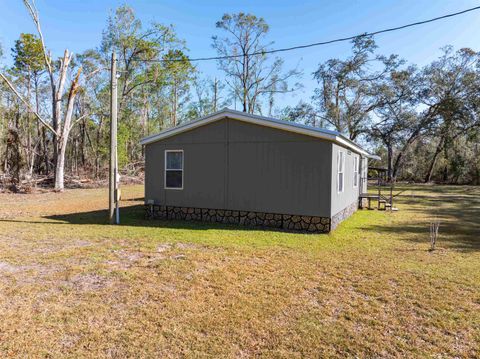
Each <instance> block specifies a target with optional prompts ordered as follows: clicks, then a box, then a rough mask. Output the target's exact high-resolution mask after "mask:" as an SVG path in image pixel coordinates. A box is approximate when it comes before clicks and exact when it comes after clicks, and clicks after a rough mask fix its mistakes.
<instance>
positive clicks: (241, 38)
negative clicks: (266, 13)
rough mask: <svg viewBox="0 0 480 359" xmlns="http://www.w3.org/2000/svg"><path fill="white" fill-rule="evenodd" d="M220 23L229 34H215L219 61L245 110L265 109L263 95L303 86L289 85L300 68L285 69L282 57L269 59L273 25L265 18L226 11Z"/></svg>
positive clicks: (214, 42)
mask: <svg viewBox="0 0 480 359" xmlns="http://www.w3.org/2000/svg"><path fill="white" fill-rule="evenodd" d="M216 27H217V28H218V29H221V30H224V31H226V32H227V37H225V38H219V37H217V36H214V37H213V47H214V48H215V49H216V50H217V53H218V55H219V57H222V59H220V60H219V61H218V65H219V67H220V69H221V70H223V71H224V72H225V74H226V80H225V81H226V82H227V84H228V86H229V87H230V88H231V91H232V94H233V96H234V97H235V98H236V99H238V100H239V101H240V102H241V103H242V109H243V112H249V113H254V112H261V99H262V97H267V98H268V97H270V101H272V100H271V98H272V96H273V95H275V94H279V93H286V92H289V91H293V90H295V89H296V88H297V87H299V85H298V84H295V85H294V86H293V87H291V88H289V86H288V81H289V80H290V79H291V78H293V77H296V76H298V75H299V72H298V71H297V70H291V71H287V72H282V65H283V60H282V59H280V58H275V59H273V61H269V58H268V56H267V53H266V51H267V50H268V47H269V46H270V45H271V44H272V43H264V39H265V36H266V34H267V33H268V30H269V27H268V24H267V23H266V22H265V20H264V19H263V18H257V17H256V16H255V15H252V14H245V13H243V12H240V13H238V14H225V15H223V17H222V19H221V20H220V21H218V22H217V24H216ZM271 103H272V104H273V102H271ZM270 112H271V111H270Z"/></svg>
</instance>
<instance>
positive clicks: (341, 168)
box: [337, 151, 345, 193]
mask: <svg viewBox="0 0 480 359" xmlns="http://www.w3.org/2000/svg"><path fill="white" fill-rule="evenodd" d="M341 158H343V160H342V161H341V160H340V159H341ZM340 174H341V175H342V189H340V188H339V187H340ZM344 191H345V151H338V152H337V193H343V192H344Z"/></svg>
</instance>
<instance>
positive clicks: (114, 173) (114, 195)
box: [108, 52, 118, 224]
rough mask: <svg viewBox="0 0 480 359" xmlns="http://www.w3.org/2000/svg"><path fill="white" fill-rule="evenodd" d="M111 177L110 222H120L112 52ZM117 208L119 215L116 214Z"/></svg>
mask: <svg viewBox="0 0 480 359" xmlns="http://www.w3.org/2000/svg"><path fill="white" fill-rule="evenodd" d="M110 77H111V78H110V95H111V98H110V168H109V170H110V178H109V196H108V200H109V202H108V204H109V205H108V216H109V220H110V224H115V223H116V224H118V168H117V55H116V54H115V52H114V53H112V66H111V71H110ZM115 209H116V210H117V216H115Z"/></svg>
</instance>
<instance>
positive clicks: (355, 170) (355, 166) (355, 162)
mask: <svg viewBox="0 0 480 359" xmlns="http://www.w3.org/2000/svg"><path fill="white" fill-rule="evenodd" d="M357 186H358V157H357V156H354V157H353V187H357Z"/></svg>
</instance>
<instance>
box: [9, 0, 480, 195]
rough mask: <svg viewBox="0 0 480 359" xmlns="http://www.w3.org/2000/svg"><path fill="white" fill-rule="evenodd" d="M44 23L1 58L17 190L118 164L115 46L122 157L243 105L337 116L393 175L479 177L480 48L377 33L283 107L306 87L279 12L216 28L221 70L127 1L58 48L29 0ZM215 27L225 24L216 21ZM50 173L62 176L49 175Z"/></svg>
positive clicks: (129, 165)
mask: <svg viewBox="0 0 480 359" xmlns="http://www.w3.org/2000/svg"><path fill="white" fill-rule="evenodd" d="M25 4H26V9H27V10H28V12H29V14H30V16H31V18H32V20H33V22H34V23H35V25H36V28H37V33H36V34H27V33H25V34H21V36H20V38H19V39H18V40H17V41H16V42H15V46H14V47H13V48H12V49H11V51H10V54H8V52H7V51H5V54H4V56H9V55H11V56H12V59H13V64H12V65H11V66H9V67H5V66H4V67H3V68H2V69H1V71H0V74H1V76H2V78H1V79H0V161H1V169H0V176H1V179H2V184H3V186H5V187H8V188H10V189H12V190H20V189H22V187H23V188H25V187H28V186H31V185H32V183H35V182H36V181H37V182H38V181H40V180H41V181H47V183H50V182H51V184H52V185H53V186H54V187H55V189H56V190H62V189H63V188H64V182H65V176H66V178H67V180H69V179H72V178H91V179H104V178H105V177H106V174H107V166H108V158H109V157H108V148H109V137H108V136H109V112H110V104H109V98H110V73H109V68H110V56H111V53H112V52H113V51H114V52H116V54H117V57H118V65H117V66H118V84H119V87H118V105H119V110H118V114H119V123H118V126H119V128H118V136H119V138H118V143H119V149H118V150H119V166H120V168H121V170H122V173H123V174H124V175H131V176H138V175H141V173H142V170H143V153H142V148H141V147H140V145H139V140H140V138H142V137H144V136H147V135H149V134H151V133H155V132H158V131H160V130H163V129H165V128H168V127H172V126H176V125H177V124H179V123H182V122H186V121H190V120H192V119H195V118H198V117H200V116H204V115H206V114H209V113H211V112H215V111H217V110H220V109H222V108H224V107H227V106H228V107H235V108H237V109H240V110H243V111H245V112H250V113H259V114H262V115H267V116H276V117H281V118H284V119H286V120H290V121H297V122H301V123H305V124H308V125H312V126H318V127H327V128H331V129H336V130H338V131H340V132H342V133H343V134H345V135H346V136H348V137H350V138H351V139H352V140H355V141H358V142H360V143H365V144H368V145H369V146H370V147H371V148H373V149H376V151H377V153H379V154H381V155H382V158H384V159H385V160H384V162H385V163H384V165H386V166H388V168H389V173H390V177H391V178H392V180H413V181H427V182H428V181H432V180H434V181H439V182H445V183H472V184H479V183H480V152H479V151H480V149H479V136H480V135H479V125H480V120H479V108H478V105H479V101H480V100H479V96H478V94H479V88H480V87H479V85H480V69H479V54H478V53H476V52H474V51H473V50H470V49H461V50H458V51H454V50H453V49H452V48H450V47H446V48H445V49H444V52H443V55H442V56H441V57H440V58H439V59H438V60H437V61H434V62H433V63H431V64H430V65H428V66H426V67H424V68H417V67H415V66H413V65H409V64H407V63H406V62H405V61H404V60H402V59H399V58H398V57H397V56H394V55H391V56H383V55H379V54H378V52H377V51H378V49H377V47H376V45H375V42H374V40H373V39H372V38H370V37H365V36H362V37H359V38H357V39H356V40H355V41H353V43H352V45H353V46H352V55H351V56H350V57H348V58H346V59H331V60H328V61H326V62H325V63H322V64H320V65H319V67H318V69H317V70H316V71H315V72H314V74H313V76H314V78H315V80H317V83H318V87H317V89H316V90H315V92H314V93H313V94H312V96H311V98H310V101H308V102H307V101H303V102H300V103H299V104H298V105H297V106H293V107H286V108H285V107H282V106H281V104H278V103H277V102H276V99H277V98H278V95H279V94H285V93H288V92H297V91H300V90H301V84H300V83H299V78H300V75H301V71H299V69H290V70H285V69H284V65H283V60H282V59H281V58H279V57H274V56H271V55H269V53H268V50H269V49H270V47H271V43H270V42H268V40H267V34H268V31H269V27H268V24H267V23H266V22H265V20H264V19H262V18H258V17H256V16H254V15H251V14H244V13H239V14H232V15H229V14H226V15H224V16H223V17H222V18H221V19H220V20H219V21H218V22H217V23H216V24H215V26H216V28H217V32H218V33H220V34H222V35H221V36H215V37H213V38H212V46H213V48H214V49H215V50H216V51H217V54H218V56H219V59H218V60H217V63H218V67H219V69H220V70H222V73H223V74H224V76H222V78H208V77H207V76H205V75H203V74H202V73H200V72H199V71H198V70H197V68H196V66H195V63H193V62H191V61H190V60H189V56H188V49H187V44H186V43H185V41H183V40H182V39H181V37H180V36H179V35H178V34H177V33H176V31H175V28H174V27H173V26H167V25H163V24H158V23H153V24H150V25H148V26H147V25H145V24H142V22H141V21H140V20H139V19H138V18H136V17H135V14H134V11H133V10H132V9H131V8H130V7H128V6H122V7H119V8H118V9H117V10H116V11H115V13H114V14H113V15H112V16H110V17H109V18H108V20H107V24H106V27H105V29H104V31H103V34H102V41H101V43H100V44H99V45H98V47H96V48H94V49H91V50H88V51H85V52H83V53H81V54H76V55H73V54H72V53H71V52H69V51H68V50H66V51H65V53H64V55H63V56H62V57H61V58H55V57H54V56H53V55H51V53H50V51H49V50H48V39H47V38H44V36H43V33H42V28H41V23H40V22H39V18H38V11H37V9H36V8H35V6H34V4H33V3H32V2H29V1H25ZM212 30H213V29H212ZM48 181H50V182H48Z"/></svg>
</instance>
